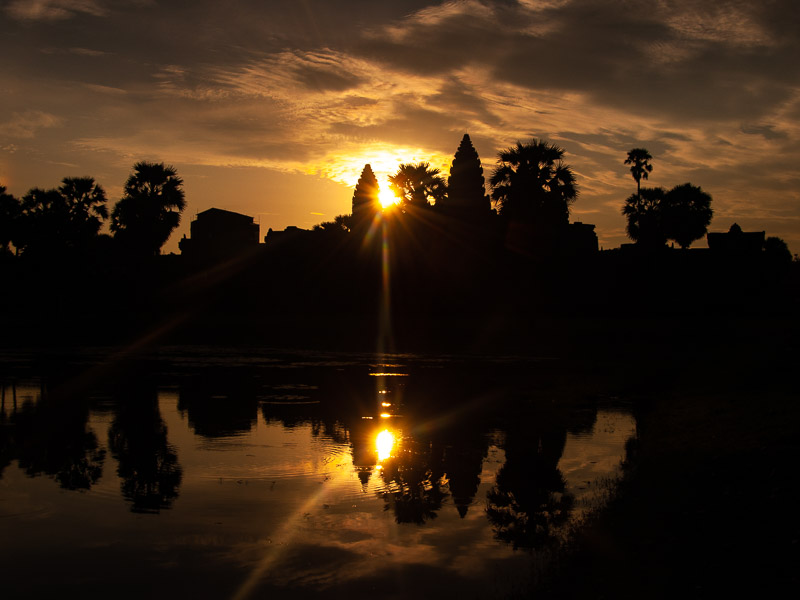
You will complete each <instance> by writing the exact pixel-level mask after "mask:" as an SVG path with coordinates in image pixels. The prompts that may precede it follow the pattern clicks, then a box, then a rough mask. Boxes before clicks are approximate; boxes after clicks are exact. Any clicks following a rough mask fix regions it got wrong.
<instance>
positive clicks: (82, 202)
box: [58, 177, 108, 235]
mask: <svg viewBox="0 0 800 600" xmlns="http://www.w3.org/2000/svg"><path fill="white" fill-rule="evenodd" d="M58 191H59V193H60V194H61V195H62V196H63V197H64V199H65V200H66V202H67V206H68V207H69V212H70V216H71V217H72V220H73V221H74V222H75V223H76V224H77V225H79V226H80V228H81V229H83V230H85V231H87V232H88V233H91V235H97V233H98V232H99V231H100V226H101V225H102V224H103V221H104V220H105V219H107V218H108V208H106V192H105V190H103V188H102V187H101V186H100V185H98V184H97V183H95V180H94V179H93V178H92V177H65V178H64V179H62V180H61V187H59V188H58Z"/></svg>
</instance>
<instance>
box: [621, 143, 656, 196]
mask: <svg viewBox="0 0 800 600" xmlns="http://www.w3.org/2000/svg"><path fill="white" fill-rule="evenodd" d="M652 159H653V157H652V156H650V153H649V152H648V151H647V150H645V149H644V148H633V149H632V150H630V151H628V158H626V159H625V162H624V163H623V164H626V165H630V166H631V175H632V176H633V179H634V180H635V181H636V195H637V196H639V195H641V190H642V186H641V183H642V179H647V176H648V175H649V174H650V173H652V172H653V165H651V164H650V161H651V160H652Z"/></svg>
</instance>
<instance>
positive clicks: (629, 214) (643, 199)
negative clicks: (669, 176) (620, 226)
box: [622, 187, 667, 247]
mask: <svg viewBox="0 0 800 600" xmlns="http://www.w3.org/2000/svg"><path fill="white" fill-rule="evenodd" d="M665 196H666V192H664V190H663V189H662V188H660V187H657V188H644V189H642V190H639V193H637V194H631V195H630V196H629V197H628V199H627V200H625V205H624V206H623V207H622V214H623V215H625V217H626V219H627V220H628V225H627V227H626V231H627V232H628V237H629V238H631V239H632V240H633V241H634V242H636V243H638V244H640V245H641V246H648V247H661V246H663V245H664V244H665V243H666V242H667V236H666V233H665V227H664V214H663V203H664V198H665Z"/></svg>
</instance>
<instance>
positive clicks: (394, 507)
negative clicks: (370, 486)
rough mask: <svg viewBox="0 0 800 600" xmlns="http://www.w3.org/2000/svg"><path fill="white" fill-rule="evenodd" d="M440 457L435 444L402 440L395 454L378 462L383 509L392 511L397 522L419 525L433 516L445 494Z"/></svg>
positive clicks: (439, 451)
mask: <svg viewBox="0 0 800 600" xmlns="http://www.w3.org/2000/svg"><path fill="white" fill-rule="evenodd" d="M441 458H442V456H441V447H440V446H439V445H435V444H422V443H420V442H419V441H415V440H412V439H410V438H406V439H405V440H404V441H403V446H402V448H401V449H400V451H399V452H398V455H397V456H396V457H392V458H389V459H387V460H385V461H383V462H382V463H381V464H382V467H383V468H382V469H381V472H380V473H381V477H382V478H383V481H384V483H385V485H386V488H387V489H386V491H384V492H382V493H381V496H382V497H383V500H384V502H386V506H385V507H384V509H385V510H391V511H393V512H394V517H395V520H396V521H397V522H398V523H416V524H418V525H422V524H424V523H425V522H427V521H429V520H431V519H435V518H436V517H437V512H438V511H439V510H440V509H441V508H442V502H443V501H444V499H445V498H446V497H447V495H448V492H447V485H446V480H445V478H444V472H443V471H442V461H441Z"/></svg>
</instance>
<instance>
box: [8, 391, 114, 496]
mask: <svg viewBox="0 0 800 600" xmlns="http://www.w3.org/2000/svg"><path fill="white" fill-rule="evenodd" d="M9 387H11V388H12V394H11V395H12V397H13V401H12V406H11V407H10V411H6V408H5V402H4V403H3V410H2V420H0V457H1V458H0V475H2V472H3V469H4V468H5V467H6V466H7V465H8V464H10V463H11V461H12V460H16V461H17V462H18V464H19V467H20V468H21V469H23V470H24V471H25V473H26V474H27V475H28V476H29V477H35V476H37V475H47V476H50V477H52V478H53V479H55V481H56V482H58V484H59V486H60V487H62V488H64V489H68V490H88V489H90V488H91V487H92V485H94V484H95V483H97V481H98V480H99V479H100V477H101V475H102V473H103V463H104V461H105V456H106V451H105V449H103V448H101V447H100V444H99V442H98V439H97V436H96V435H95V433H94V431H92V430H91V429H90V428H89V426H88V419H89V403H88V402H87V401H86V398H85V397H79V398H65V397H63V396H59V395H56V394H51V393H49V390H48V388H47V386H46V385H44V384H42V385H41V386H40V387H39V388H38V389H37V388H35V387H32V386H25V387H22V388H21V389H18V388H17V386H16V384H12V385H11V386H9ZM5 388H6V386H3V392H5ZM3 397H4V398H5V393H3ZM18 397H19V398H20V399H21V404H18V402H17V399H18Z"/></svg>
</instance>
